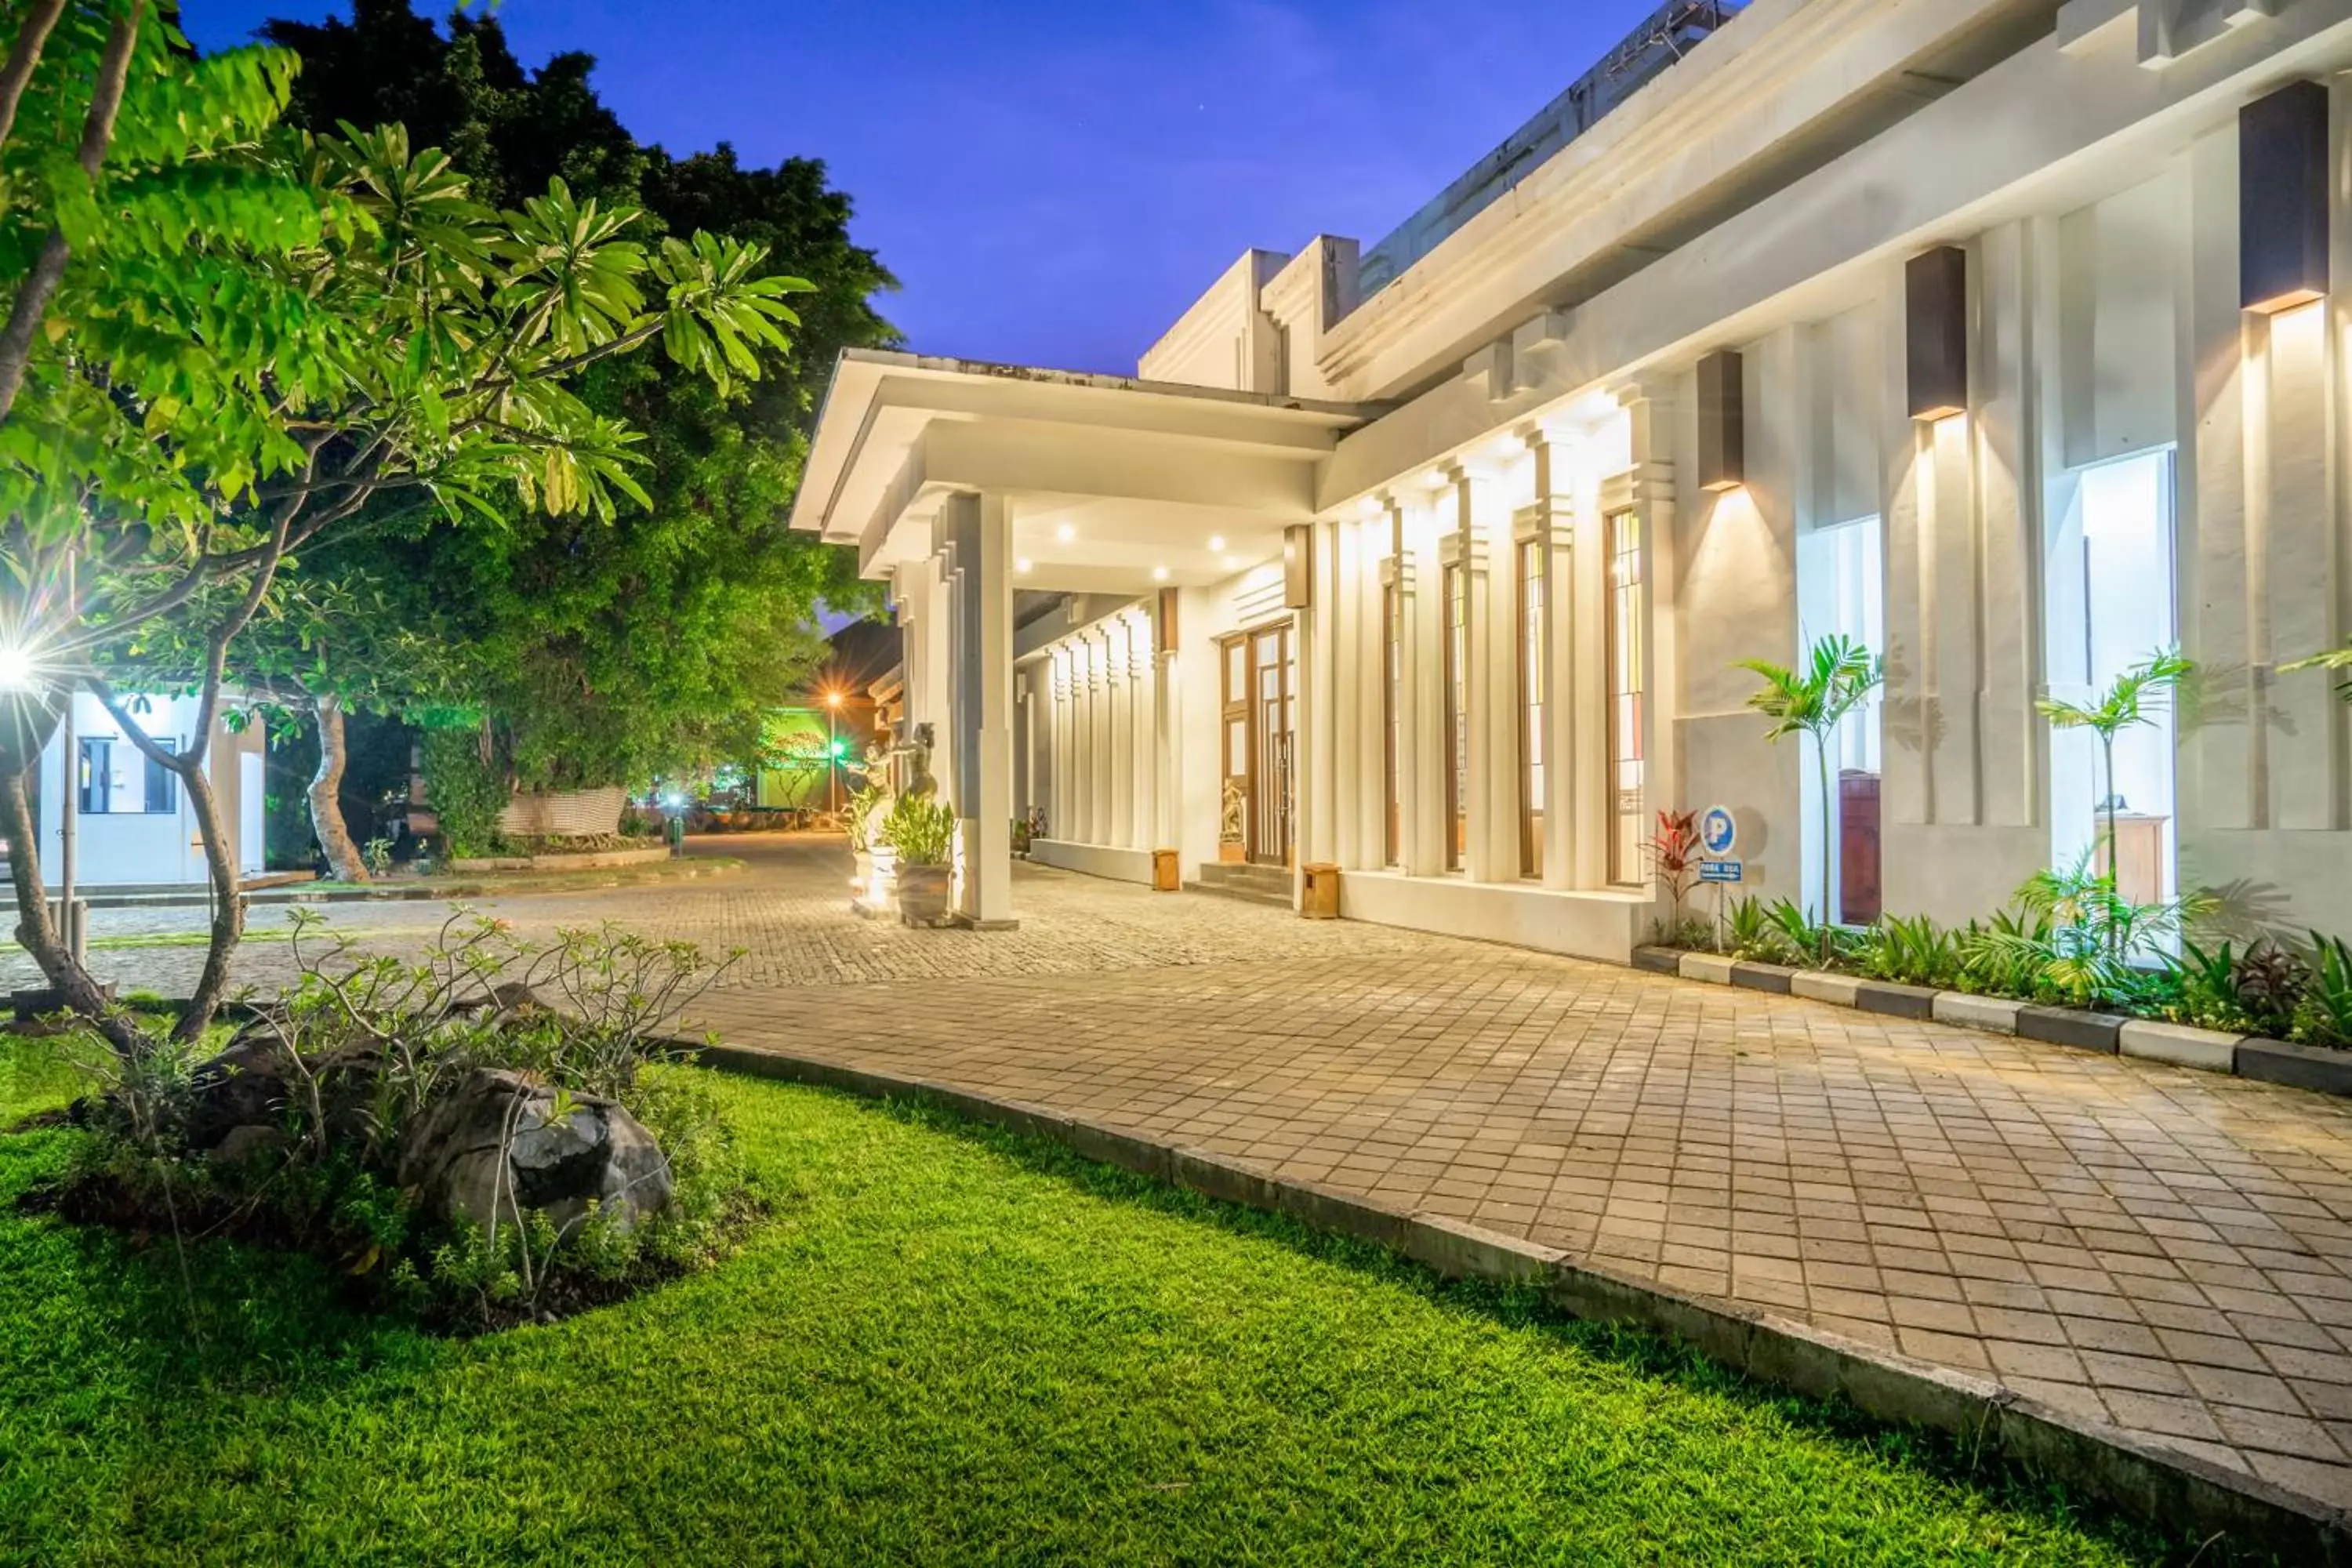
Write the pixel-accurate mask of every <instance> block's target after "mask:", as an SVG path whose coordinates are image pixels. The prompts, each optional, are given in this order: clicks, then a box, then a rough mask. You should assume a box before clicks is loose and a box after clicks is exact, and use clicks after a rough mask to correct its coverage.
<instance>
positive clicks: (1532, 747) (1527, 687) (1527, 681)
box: [1518, 539, 1550, 877]
mask: <svg viewBox="0 0 2352 1568" xmlns="http://www.w3.org/2000/svg"><path fill="white" fill-rule="evenodd" d="M1549 552H1550V546H1549V544H1548V543H1546V542H1544V541H1543V540H1541V539H1528V540H1523V541H1521V542H1520V544H1519V572H1518V578H1519V626H1518V633H1519V635H1518V645H1519V875H1520V876H1522V877H1540V876H1542V875H1543V862H1544V606H1545V602H1546V599H1547V597H1548V595H1547V594H1546V592H1545V590H1546V589H1547V587H1548V586H1549Z"/></svg>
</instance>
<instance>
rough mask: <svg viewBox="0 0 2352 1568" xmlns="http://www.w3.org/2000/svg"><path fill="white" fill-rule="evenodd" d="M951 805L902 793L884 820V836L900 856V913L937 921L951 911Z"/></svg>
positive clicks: (912, 921) (911, 919) (912, 920)
mask: <svg viewBox="0 0 2352 1568" xmlns="http://www.w3.org/2000/svg"><path fill="white" fill-rule="evenodd" d="M955 825H956V818H955V812H954V810H953V808H951V807H950V806H948V805H944V804H942V803H941V802H940V801H937V800H934V799H932V798H931V797H930V796H929V795H900V796H899V797H898V803H897V804H896V805H893V806H891V808H890V815H889V816H887V817H885V818H884V819H883V822H882V831H881V833H880V835H879V838H880V841H881V842H882V843H883V844H885V845H887V846H888V847H889V849H890V851H891V854H892V856H893V858H894V859H895V861H896V864H897V868H896V871H895V877H896V879H897V881H898V918H899V919H900V920H901V921H905V922H906V923H907V924H908V925H910V926H927V925H937V924H939V923H940V921H943V920H945V919H947V913H948V857H949V855H950V851H951V850H952V848H953V847H954V844H955Z"/></svg>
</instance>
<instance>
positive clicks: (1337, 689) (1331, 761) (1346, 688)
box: [1324, 518, 1374, 869]
mask: <svg viewBox="0 0 2352 1568" xmlns="http://www.w3.org/2000/svg"><path fill="white" fill-rule="evenodd" d="M1324 537H1325V538H1326V539H1328V541H1329V542H1330V545H1329V549H1328V554H1329V556H1330V560H1331V565H1330V571H1329V573H1328V576H1327V578H1326V580H1325V584H1324V586H1326V587H1327V588H1328V597H1327V598H1326V599H1325V600H1324V603H1325V604H1327V605H1329V606H1330V608H1329V610H1328V611H1327V612H1326V614H1325V616H1324V619H1325V620H1326V621H1327V622H1328V625H1329V626H1330V637H1331V668H1330V677H1329V679H1330V696H1329V698H1328V710H1329V711H1330V714H1331V732H1332V745H1331V754H1330V756H1329V757H1328V758H1327V759H1325V765H1326V769H1327V771H1328V773H1330V774H1331V790H1330V801H1331V804H1330V807H1329V810H1330V815H1331V858H1332V859H1333V860H1335V861H1337V862H1338V863H1339V865H1341V866H1343V867H1346V868H1349V869H1353V868H1356V867H1358V866H1361V865H1362V864H1364V853H1363V837H1364V833H1365V830H1366V829H1367V828H1368V827H1370V826H1374V825H1373V824H1370V823H1368V822H1366V821H1365V820H1364V819H1363V814H1362V813H1361V812H1360V810H1359V809H1358V807H1357V795H1358V790H1357V787H1356V785H1357V782H1358V773H1357V766H1358V763H1357V759H1358V758H1359V757H1360V756H1361V755H1362V749H1363V748H1362V734H1363V729H1364V709H1363V681H1362V679H1361V677H1362V673H1363V670H1362V664H1361V659H1362V642H1361V636H1362V629H1363V621H1364V608H1363V598H1362V595H1360V593H1359V592H1358V589H1359V586H1360V583H1361V580H1362V569H1361V564H1360V556H1361V553H1362V550H1363V541H1362V531H1361V530H1360V528H1359V526H1358V525H1357V524H1356V522H1355V521H1352V520H1350V519H1346V518H1341V519H1338V520H1335V521H1332V522H1330V523H1328V524H1326V525H1325V528H1324Z"/></svg>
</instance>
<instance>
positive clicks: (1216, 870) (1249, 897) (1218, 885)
mask: <svg viewBox="0 0 2352 1568" xmlns="http://www.w3.org/2000/svg"><path fill="white" fill-rule="evenodd" d="M1184 886H1185V889H1186V890H1187V891H1190V892H1195V893H1214V894H1216V895H1217V896H1218V897H1220V898H1225V899H1239V900H1243V901H1244V903H1252V904H1265V905H1266V906H1268V907H1269V908H1273V909H1283V910H1286V909H1288V908H1290V872H1289V870H1288V869H1287V868H1284V867H1281V866H1234V865H1229V864H1226V863H1224V862H1222V861H1215V860H1212V861H1209V862H1207V863H1206V864H1204V865H1202V868H1201V879H1200V880H1199V881H1197V882H1187V883H1185V884H1184Z"/></svg>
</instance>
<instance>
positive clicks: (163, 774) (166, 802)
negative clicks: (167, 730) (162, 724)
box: [141, 735, 180, 816]
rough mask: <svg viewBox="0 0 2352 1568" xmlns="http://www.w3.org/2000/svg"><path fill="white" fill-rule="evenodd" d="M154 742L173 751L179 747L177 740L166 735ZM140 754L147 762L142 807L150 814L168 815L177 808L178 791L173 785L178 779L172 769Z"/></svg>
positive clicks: (166, 749)
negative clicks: (144, 795) (145, 788)
mask: <svg viewBox="0 0 2352 1568" xmlns="http://www.w3.org/2000/svg"><path fill="white" fill-rule="evenodd" d="M155 744H156V745H158V746H160V747H162V748H163V750H164V751H167V752H174V753H176V752H178V751H179V749H180V743H179V742H178V741H176V740H174V739H173V738H172V737H170V736H168V735H167V736H164V737H163V739H161V740H159V741H157V742H155ZM141 756H142V760H144V761H145V763H147V797H146V805H144V807H143V808H142V809H144V810H145V811H146V813H147V815H148V816H169V815H170V814H172V813H173V812H175V811H177V810H179V809H180V797H179V791H178V789H177V788H176V787H175V786H176V784H177V782H178V781H177V780H176V779H175V778H174V777H173V773H172V770H171V769H169V768H167V767H165V766H164V765H163V763H159V762H157V761H156V760H155V759H154V758H152V757H150V756H147V755H146V754H145V753H144V752H142V753H141Z"/></svg>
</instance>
